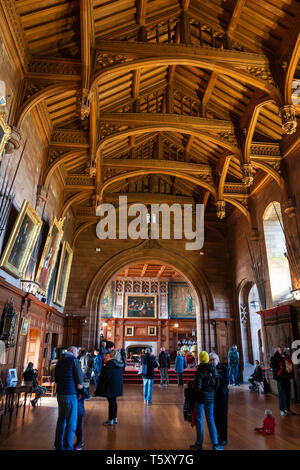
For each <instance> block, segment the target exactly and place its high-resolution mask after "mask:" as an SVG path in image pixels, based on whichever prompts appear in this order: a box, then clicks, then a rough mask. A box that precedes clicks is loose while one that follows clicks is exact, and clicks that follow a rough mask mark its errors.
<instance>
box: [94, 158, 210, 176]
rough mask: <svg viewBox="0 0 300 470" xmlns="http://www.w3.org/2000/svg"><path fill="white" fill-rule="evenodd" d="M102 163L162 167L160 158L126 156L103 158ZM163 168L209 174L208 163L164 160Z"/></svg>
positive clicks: (117, 166)
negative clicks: (146, 158) (143, 158)
mask: <svg viewBox="0 0 300 470" xmlns="http://www.w3.org/2000/svg"><path fill="white" fill-rule="evenodd" d="M102 165H103V166H104V167H109V168H126V169H143V168H144V169H156V170H157V171H159V170H160V169H161V168H162V161H161V160H160V159H157V160H154V159H152V158H151V159H150V160H142V159H140V158H137V159H127V158H112V159H104V160H103V163H102ZM163 169H165V170H166V169H170V170H178V171H184V172H187V173H191V174H192V173H193V174H201V173H202V174H211V168H210V166H209V165H204V164H198V163H188V162H178V161H173V160H164V162H163Z"/></svg>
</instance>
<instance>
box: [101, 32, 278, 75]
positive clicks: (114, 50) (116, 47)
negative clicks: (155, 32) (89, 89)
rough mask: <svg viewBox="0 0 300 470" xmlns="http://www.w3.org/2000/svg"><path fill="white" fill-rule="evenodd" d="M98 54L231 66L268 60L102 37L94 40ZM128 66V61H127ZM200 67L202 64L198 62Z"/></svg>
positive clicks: (261, 63)
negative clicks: (207, 62)
mask: <svg viewBox="0 0 300 470" xmlns="http://www.w3.org/2000/svg"><path fill="white" fill-rule="evenodd" d="M96 49H97V53H98V54H108V53H111V54H120V55H121V54H125V55H127V56H128V57H136V58H139V57H143V58H146V57H157V58H160V57H164V56H165V57H166V56H167V57H174V58H175V57H178V58H184V57H186V58H188V57H189V58H192V57H194V58H195V59H197V60H202V59H203V60H208V61H218V62H219V63H224V64H225V63H227V64H228V65H229V66H233V67H238V66H239V67H242V66H243V67H245V68H246V67H247V66H253V67H264V68H268V67H269V60H268V58H267V57H266V56H264V55H262V54H256V53H252V52H241V51H231V50H228V49H219V48H213V47H211V48H209V47H204V46H195V45H193V44H189V45H185V44H180V45H179V44H177V43H163V44H156V43H150V42H148V43H141V42H124V41H106V40H104V39H102V40H99V41H98V42H96ZM128 66H129V67H130V62H129V63H128ZM200 67H202V65H201V64H200Z"/></svg>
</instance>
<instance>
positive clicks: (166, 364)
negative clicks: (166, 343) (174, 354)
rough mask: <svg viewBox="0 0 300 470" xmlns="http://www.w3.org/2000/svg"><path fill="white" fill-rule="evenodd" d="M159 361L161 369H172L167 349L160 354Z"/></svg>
mask: <svg viewBox="0 0 300 470" xmlns="http://www.w3.org/2000/svg"><path fill="white" fill-rule="evenodd" d="M158 362H159V368H160V369H170V358H169V354H167V353H166V352H165V351H162V352H161V353H160V355H159V356H158Z"/></svg>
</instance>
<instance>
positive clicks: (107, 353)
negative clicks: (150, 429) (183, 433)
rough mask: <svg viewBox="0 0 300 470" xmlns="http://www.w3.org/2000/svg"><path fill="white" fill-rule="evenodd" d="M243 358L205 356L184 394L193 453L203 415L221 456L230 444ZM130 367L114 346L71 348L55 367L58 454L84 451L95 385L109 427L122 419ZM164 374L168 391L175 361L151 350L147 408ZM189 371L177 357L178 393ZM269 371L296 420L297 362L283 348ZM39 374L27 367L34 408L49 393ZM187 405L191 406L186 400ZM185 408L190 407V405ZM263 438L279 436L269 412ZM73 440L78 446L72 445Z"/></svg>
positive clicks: (254, 380) (146, 359)
mask: <svg viewBox="0 0 300 470" xmlns="http://www.w3.org/2000/svg"><path fill="white" fill-rule="evenodd" d="M238 364H239V357H238V352H237V347H236V346H235V345H234V346H232V348H230V350H229V352H228V363H227V364H224V363H221V362H220V359H219V356H218V355H217V354H216V353H214V352H212V353H210V354H208V353H207V352H206V351H201V352H200V353H199V357H198V367H197V369H196V372H195V376H194V379H193V381H192V382H190V383H189V384H188V387H187V388H186V389H185V397H189V402H188V404H189V406H190V408H191V409H190V411H191V420H190V421H191V422H192V425H195V429H196V439H195V443H194V444H191V445H190V448H191V449H194V450H202V446H203V421H204V414H205V418H206V422H207V427H208V430H209V435H210V439H211V444H212V448H213V450H222V449H223V448H224V446H225V445H226V444H227V441H228V395H229V390H228V386H229V385H232V384H234V385H239V384H240V379H239V375H238V372H237V371H236V369H238ZM125 367H126V354H125V350H124V349H120V350H117V349H114V345H113V343H111V342H105V341H102V343H101V346H100V348H99V349H98V348H96V349H94V351H87V350H85V349H81V350H79V349H78V348H77V347H75V346H71V347H69V348H68V350H67V351H66V352H65V353H64V354H63V355H62V357H61V358H60V360H59V361H58V362H57V364H56V367H55V382H56V387H57V388H56V394H57V402H58V419H57V426H56V433H55V443H54V445H55V449H56V450H74V449H75V450H81V449H82V448H83V434H82V420H83V417H84V414H85V407H84V402H85V400H89V399H90V398H91V396H90V383H91V382H93V383H94V393H93V397H105V398H106V399H107V402H108V418H107V420H106V421H105V422H104V423H103V424H104V425H105V426H115V425H116V424H117V423H118V418H117V409H118V407H117V398H118V397H120V396H122V395H123V374H124V371H125ZM157 368H158V369H159V371H160V384H159V386H160V387H164V386H165V387H166V388H168V387H169V369H170V358H169V355H168V353H167V351H166V350H165V348H164V347H162V348H161V349H160V354H159V356H158V358H156V357H155V355H154V354H153V352H152V350H151V348H146V349H145V354H144V355H143V356H142V358H141V368H140V372H141V375H142V378H143V397H144V404H145V405H147V406H151V405H152V395H153V384H154V380H155V369H157ZM186 368H187V362H186V359H185V357H184V355H183V354H182V353H181V352H180V351H178V353H177V357H176V360H175V372H176V373H177V377H178V381H177V383H178V387H183V373H184V370H185V369H186ZM270 368H271V371H272V373H273V378H274V380H276V383H277V387H278V401H279V409H280V413H281V415H282V416H288V415H294V414H295V413H293V412H292V411H291V410H290V380H291V377H292V373H293V372H292V362H291V358H290V356H289V355H288V353H287V350H286V349H285V348H284V347H283V345H279V346H278V349H277V351H276V353H275V354H274V356H273V357H272V358H271V363H270ZM37 375H38V371H37V370H36V369H34V365H33V363H32V362H30V363H29V364H28V366H27V367H26V369H25V371H24V373H23V377H24V380H25V381H31V382H32V384H33V392H34V393H35V398H34V399H33V400H32V401H31V404H32V406H33V407H35V406H36V403H37V400H38V399H39V398H41V397H42V396H43V395H44V394H45V393H46V389H45V388H44V387H42V386H40V385H38V381H37ZM262 381H263V371H262V368H261V365H260V363H259V361H255V369H254V371H253V374H252V375H251V376H250V378H249V382H250V387H249V388H250V390H252V391H256V390H257V388H256V387H257V384H258V383H262ZM186 402H187V400H186ZM185 406H186V403H185ZM255 431H257V432H260V433H262V434H273V433H274V432H275V420H274V418H273V416H272V410H266V412H265V419H264V423H263V426H262V427H260V428H255ZM74 436H75V437H76V442H75V444H73V440H74Z"/></svg>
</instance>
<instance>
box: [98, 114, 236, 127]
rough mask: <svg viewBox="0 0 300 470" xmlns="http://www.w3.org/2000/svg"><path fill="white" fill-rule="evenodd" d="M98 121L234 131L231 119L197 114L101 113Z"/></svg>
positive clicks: (129, 124)
mask: <svg viewBox="0 0 300 470" xmlns="http://www.w3.org/2000/svg"><path fill="white" fill-rule="evenodd" d="M99 120H100V122H115V123H118V124H123V123H124V125H125V124H126V125H128V126H132V125H146V124H152V125H156V124H159V125H164V124H165V125H172V124H179V125H181V124H182V125H184V126H189V127H190V129H199V130H200V129H201V130H205V131H224V132H225V131H228V132H233V131H234V125H233V123H232V122H231V121H225V120H217V119H208V118H200V117H197V116H187V115H178V114H158V113H103V114H101V116H100V119H99Z"/></svg>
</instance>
